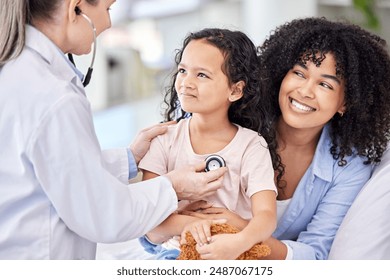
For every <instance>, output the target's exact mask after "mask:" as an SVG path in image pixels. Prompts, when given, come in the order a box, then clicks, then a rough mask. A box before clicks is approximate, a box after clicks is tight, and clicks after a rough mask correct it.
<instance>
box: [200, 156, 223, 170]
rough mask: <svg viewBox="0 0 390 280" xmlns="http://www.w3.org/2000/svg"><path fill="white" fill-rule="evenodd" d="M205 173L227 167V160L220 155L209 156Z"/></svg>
mask: <svg viewBox="0 0 390 280" xmlns="http://www.w3.org/2000/svg"><path fill="white" fill-rule="evenodd" d="M205 161H206V168H205V171H206V172H207V171H211V170H215V169H218V168H220V167H224V166H226V163H225V160H224V159H223V158H222V157H221V156H219V155H209V156H208V157H207V158H206V159H205Z"/></svg>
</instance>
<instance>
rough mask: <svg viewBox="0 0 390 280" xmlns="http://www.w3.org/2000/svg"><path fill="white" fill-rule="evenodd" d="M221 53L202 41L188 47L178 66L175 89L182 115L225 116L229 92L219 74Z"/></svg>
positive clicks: (196, 41)
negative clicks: (184, 113)
mask: <svg viewBox="0 0 390 280" xmlns="http://www.w3.org/2000/svg"><path fill="white" fill-rule="evenodd" d="M224 60H225V59H224V56H223V55H222V52H221V51H220V50H219V49H218V48H217V47H215V46H213V45H211V44H209V43H207V42H206V41H205V40H192V41H190V42H189V43H188V45H187V47H186V48H185V49H184V51H183V54H182V59H181V62H180V64H179V65H178V74H177V77H176V81H175V89H176V92H177V94H178V98H179V101H180V103H181V106H182V108H183V110H184V111H186V112H190V113H201V114H204V115H206V114H215V113H217V112H222V113H223V114H226V112H227V110H228V108H229V106H230V101H229V96H230V95H231V93H232V88H231V86H230V85H229V81H228V78H227V76H226V75H225V74H224V73H223V72H222V65H223V63H224Z"/></svg>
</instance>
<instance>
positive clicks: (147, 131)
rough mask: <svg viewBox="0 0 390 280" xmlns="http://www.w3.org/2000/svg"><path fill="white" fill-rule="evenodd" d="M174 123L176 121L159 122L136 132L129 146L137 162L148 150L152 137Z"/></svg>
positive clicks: (165, 130)
mask: <svg viewBox="0 0 390 280" xmlns="http://www.w3.org/2000/svg"><path fill="white" fill-rule="evenodd" d="M174 123H176V121H170V122H165V123H159V124H155V125H153V126H150V127H147V128H144V129H142V130H141V131H140V132H138V134H137V136H136V138H135V140H134V141H133V143H132V144H131V145H130V147H129V148H130V150H131V152H132V154H133V156H134V159H135V161H136V163H137V164H138V163H139V162H140V160H141V159H142V158H143V157H144V156H145V154H146V152H147V151H148V150H149V147H150V142H151V141H152V140H153V138H154V137H156V136H158V135H161V134H164V133H165V132H167V129H168V126H169V125H171V124H174Z"/></svg>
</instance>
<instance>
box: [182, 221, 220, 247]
mask: <svg viewBox="0 0 390 280" xmlns="http://www.w3.org/2000/svg"><path fill="white" fill-rule="evenodd" d="M218 223H226V220H225V219H221V220H199V221H195V222H192V223H190V224H188V225H186V226H185V227H184V229H183V231H182V233H181V238H180V243H181V244H185V243H186V233H187V232H190V233H191V234H192V236H193V237H194V239H195V241H196V243H197V244H199V245H203V244H206V243H208V242H209V241H210V240H211V231H210V227H211V225H212V224H218Z"/></svg>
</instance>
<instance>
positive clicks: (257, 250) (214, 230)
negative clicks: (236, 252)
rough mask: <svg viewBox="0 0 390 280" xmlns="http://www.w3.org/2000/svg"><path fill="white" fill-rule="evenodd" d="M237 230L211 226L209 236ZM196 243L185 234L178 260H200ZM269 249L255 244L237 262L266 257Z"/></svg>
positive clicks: (216, 225)
mask: <svg viewBox="0 0 390 280" xmlns="http://www.w3.org/2000/svg"><path fill="white" fill-rule="evenodd" d="M237 232H238V230H237V229H236V228H235V227H233V226H231V225H228V224H213V225H212V226H211V235H215V234H221V233H237ZM195 246H196V242H195V239H194V238H193V237H192V235H191V233H189V232H187V233H186V244H184V245H180V255H179V257H178V258H177V259H178V260H201V258H200V255H199V253H198V252H197V251H196V249H195ZM270 253H271V249H270V248H269V247H268V246H267V245H264V244H261V243H260V244H256V245H254V246H253V247H252V248H251V249H250V250H248V251H246V252H244V253H242V254H241V255H240V256H238V258H237V260H258V259H260V258H262V257H265V256H268V255H269V254H270Z"/></svg>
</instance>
